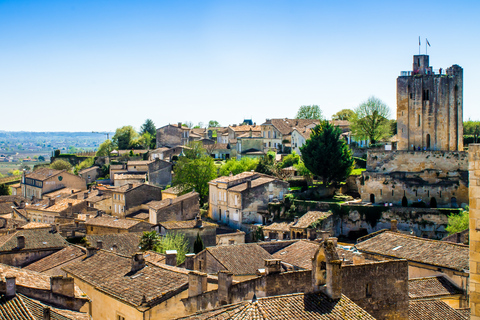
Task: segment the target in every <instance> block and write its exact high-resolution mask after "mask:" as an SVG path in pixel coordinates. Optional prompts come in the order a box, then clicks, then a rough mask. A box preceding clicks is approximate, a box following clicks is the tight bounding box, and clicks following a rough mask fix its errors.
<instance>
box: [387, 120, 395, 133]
mask: <svg viewBox="0 0 480 320" xmlns="http://www.w3.org/2000/svg"><path fill="white" fill-rule="evenodd" d="M388 122H389V124H390V134H391V135H396V134H397V120H393V119H391V120H388Z"/></svg>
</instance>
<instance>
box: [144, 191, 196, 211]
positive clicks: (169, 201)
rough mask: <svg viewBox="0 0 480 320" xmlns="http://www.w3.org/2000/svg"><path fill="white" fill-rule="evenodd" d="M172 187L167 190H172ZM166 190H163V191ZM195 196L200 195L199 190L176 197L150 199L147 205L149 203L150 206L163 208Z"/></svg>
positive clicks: (156, 208)
mask: <svg viewBox="0 0 480 320" xmlns="http://www.w3.org/2000/svg"><path fill="white" fill-rule="evenodd" d="M170 189H172V188H170ZM170 189H167V190H170ZM164 191H165V190H164ZM164 191H162V193H163V192H164ZM193 197H198V192H195V191H192V192H189V193H186V194H184V195H181V196H178V197H176V198H174V199H172V198H167V199H163V200H160V201H150V202H149V203H147V205H148V207H149V208H152V209H155V210H159V209H161V208H165V207H168V206H169V205H171V204H175V203H178V202H180V201H184V200H187V199H189V198H193Z"/></svg>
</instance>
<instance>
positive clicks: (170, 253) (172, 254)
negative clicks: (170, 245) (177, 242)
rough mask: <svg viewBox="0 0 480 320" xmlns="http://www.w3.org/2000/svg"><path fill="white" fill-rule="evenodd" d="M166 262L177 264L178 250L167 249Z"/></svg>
mask: <svg viewBox="0 0 480 320" xmlns="http://www.w3.org/2000/svg"><path fill="white" fill-rule="evenodd" d="M165 264H166V265H169V266H174V267H176V266H177V250H167V251H165Z"/></svg>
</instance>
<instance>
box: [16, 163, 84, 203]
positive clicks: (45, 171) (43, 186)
mask: <svg viewBox="0 0 480 320" xmlns="http://www.w3.org/2000/svg"><path fill="white" fill-rule="evenodd" d="M21 188H22V196H23V197H25V198H28V199H33V198H35V199H42V198H43V194H44V193H47V192H50V191H54V190H57V189H61V188H74V189H79V190H86V189H87V182H86V181H85V179H83V178H81V177H79V176H76V175H74V174H71V173H69V172H67V170H55V169H50V168H42V169H38V170H36V171H33V172H32V173H28V174H25V175H24V176H23V177H22V180H21Z"/></svg>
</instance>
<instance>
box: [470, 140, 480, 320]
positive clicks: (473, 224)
mask: <svg viewBox="0 0 480 320" xmlns="http://www.w3.org/2000/svg"><path fill="white" fill-rule="evenodd" d="M468 149H469V150H468V153H469V166H468V169H469V172H470V190H469V195H470V224H469V226H470V234H469V241H470V281H469V290H468V291H469V294H470V312H471V317H470V319H472V320H480V232H479V230H480V144H470V145H469V147H468Z"/></svg>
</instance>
